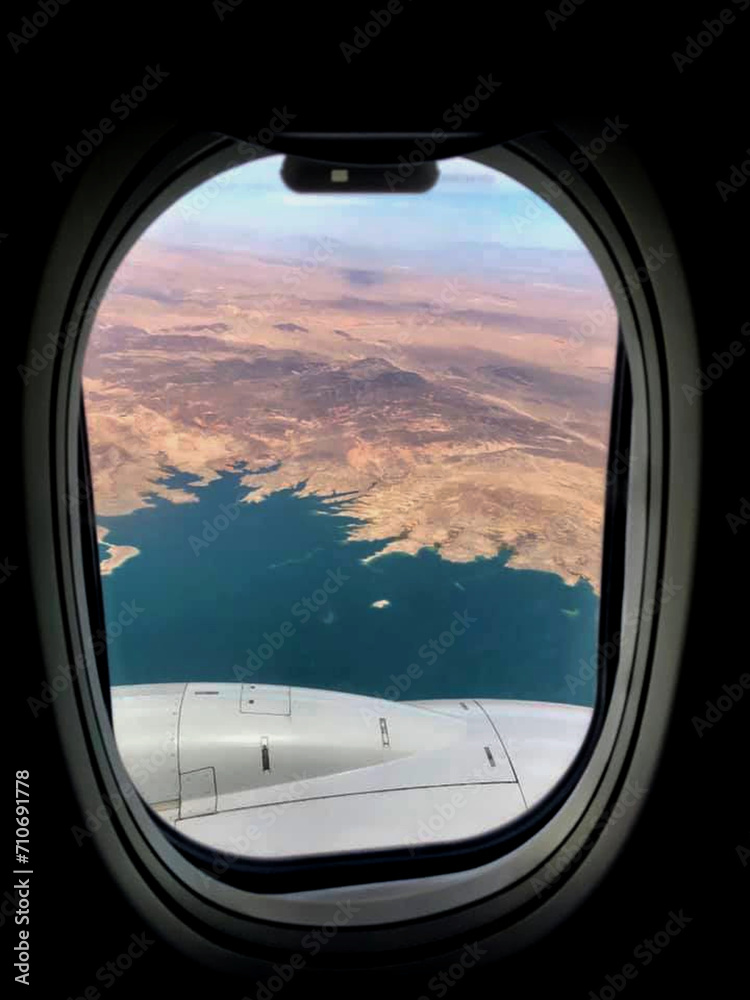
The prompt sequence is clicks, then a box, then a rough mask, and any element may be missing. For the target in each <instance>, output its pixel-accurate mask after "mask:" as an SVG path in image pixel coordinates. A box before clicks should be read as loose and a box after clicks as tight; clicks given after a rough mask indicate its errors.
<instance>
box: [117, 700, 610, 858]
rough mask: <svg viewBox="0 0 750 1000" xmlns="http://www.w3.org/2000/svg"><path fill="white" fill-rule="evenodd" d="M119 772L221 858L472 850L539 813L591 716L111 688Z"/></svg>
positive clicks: (565, 708)
mask: <svg viewBox="0 0 750 1000" xmlns="http://www.w3.org/2000/svg"><path fill="white" fill-rule="evenodd" d="M112 696H113V715H114V729H115V737H116V740H117V745H118V748H119V751H120V755H121V757H122V760H123V763H124V765H125V767H126V769H127V771H128V773H129V775H130V777H131V779H132V781H133V783H134V785H135V787H136V788H137V790H138V791H139V793H140V794H141V796H142V797H143V799H144V800H145V801H146V803H147V804H148V805H149V806H151V808H152V809H154V810H155V811H157V812H158V813H159V815H160V816H161V817H162V819H164V820H165V821H167V822H168V823H171V824H172V825H173V826H174V827H176V829H178V830H180V831H181V832H182V833H184V834H185V835H186V836H188V837H191V838H193V839H194V840H197V841H199V842H202V843H204V844H206V845H208V846H210V847H213V848H215V849H220V850H224V851H227V852H229V853H232V854H235V855H237V854H246V855H252V856H254V857H257V858H265V859H270V858H282V857H293V856H299V855H309V854H326V853H338V852H342V851H352V850H365V849H376V848H387V847H404V846H415V845H418V844H436V843H441V842H447V841H456V840H461V839H464V838H467V837H472V836H477V835H478V834H481V833H486V832H488V831H490V830H493V829H496V828H497V827H499V826H501V825H503V824H505V823H508V822H510V821H511V820H513V819H515V818H516V817H518V816H520V815H521V814H522V813H524V812H525V811H526V810H527V809H528V808H529V807H531V806H533V805H534V804H535V803H536V802H538V801H539V799H541V798H542V796H544V795H545V794H546V793H547V792H548V791H549V790H550V789H551V788H552V787H553V786H554V785H555V784H556V783H557V782H558V780H559V779H560V778H561V777H562V775H563V774H564V773H565V771H566V770H567V768H568V767H569V766H570V764H571V763H572V761H573V759H574V757H575V755H576V753H577V752H578V750H579V748H580V746H581V744H582V742H583V739H584V737H585V735H586V731H587V729H588V726H589V723H590V720H591V709H590V708H585V707H581V706H576V705H561V704H553V703H549V702H533V701H512V700H497V699H481V700H476V699H465V700H457V701H447V700H434V701H412V702H409V701H391V700H384V699H379V698H369V697H366V696H363V695H354V694H346V693H343V692H340V691H325V690H317V689H312V688H300V687H289V686H285V685H271V684H249V683H248V684H239V683H235V684H223V683H222V684H216V683H212V682H206V683H180V684H148V685H129V686H119V687H113V688H112Z"/></svg>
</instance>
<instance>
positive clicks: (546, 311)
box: [84, 240, 616, 587]
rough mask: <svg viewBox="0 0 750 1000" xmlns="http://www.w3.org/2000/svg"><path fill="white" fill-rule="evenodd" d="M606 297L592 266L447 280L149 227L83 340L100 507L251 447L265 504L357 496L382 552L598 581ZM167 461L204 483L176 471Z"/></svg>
mask: <svg viewBox="0 0 750 1000" xmlns="http://www.w3.org/2000/svg"><path fill="white" fill-rule="evenodd" d="M592 266H593V265H592ZM607 307H608V302H607V300H606V297H605V293H604V292H603V291H602V290H601V288H600V287H597V286H596V284H590V283H588V284H587V283H585V282H580V283H576V282H575V281H571V280H568V281H560V282H559V283H558V282H555V281H550V280H545V281H542V280H539V281H536V282H533V281H524V282H522V281H520V280H518V279H514V280H510V279H509V280H503V279H502V278H499V279H493V280H489V279H487V278H486V277H483V278H482V279H470V278H466V279H463V278H462V279H461V280H460V281H458V282H453V284H452V285H451V282H450V279H446V278H445V277H444V276H441V275H437V274H430V273H416V271H415V270H414V269H412V268H404V267H399V268H396V267H389V266H388V265H385V266H383V267H382V268H372V269H364V268H348V267H343V266H340V264H339V263H338V261H337V258H336V255H335V254H332V255H331V257H330V259H327V260H325V261H324V262H322V263H319V264H316V265H315V267H314V268H313V269H312V270H311V269H310V268H307V269H306V268H302V267H301V266H300V265H299V263H298V262H297V261H295V260H294V259H284V258H278V259H273V258H264V257H260V256H258V255H257V254H254V253H251V252H250V251H239V250H237V251H235V252H232V253H219V252H217V251H213V250H200V249H172V248H167V247H164V246H159V245H157V244H155V243H151V242H148V241H146V240H143V241H141V242H140V243H139V244H138V245H137V246H136V247H135V248H134V250H133V251H132V252H131V254H130V255H129V257H128V258H127V260H126V261H125V262H124V264H123V265H122V267H121V268H120V270H119V271H118V274H117V276H116V278H115V280H114V282H113V284H112V286H111V288H110V290H109V293H108V295H107V297H106V299H105V301H104V303H103V305H102V307H101V309H100V312H99V315H98V317H97V322H96V324H95V327H94V330H93V332H92V336H91V341H90V345H89V348H88V352H87V357H86V365H85V372H84V387H85V402H86V412H87V420H88V424H89V434H90V441H91V450H92V463H93V469H94V478H95V498H96V508H97V512H98V513H99V514H103V515H105V514H116V513H126V512H129V511H132V510H134V509H136V508H137V507H141V506H143V505H145V504H147V503H148V500H147V497H148V495H149V494H152V493H155V494H158V495H161V496H164V497H166V498H168V499H169V500H171V501H172V502H174V503H189V502H195V500H196V499H198V496H199V490H200V484H205V483H207V482H209V481H210V480H211V479H212V478H214V477H215V476H216V475H217V474H218V472H220V471H221V470H222V469H227V468H230V467H232V466H234V465H235V463H237V462H244V463H247V467H248V469H249V470H250V471H251V472H256V471H257V470H265V471H263V472H261V473H260V474H253V475H248V476H247V477H246V479H245V482H246V483H247V485H248V486H252V487H253V490H254V492H249V494H248V499H249V500H251V501H258V500H260V499H262V498H263V497H264V496H266V495H268V494H269V493H270V492H272V491H274V490H278V489H280V488H283V487H289V486H296V485H298V484H303V485H302V486H301V487H300V488H301V490H302V491H303V492H308V493H317V494H321V495H330V494H332V493H339V494H340V493H350V494H351V496H352V498H353V501H352V505H351V508H350V510H351V513H352V514H354V515H355V516H357V517H359V518H361V519H363V522H364V523H363V524H362V525H361V526H360V527H359V528H358V529H357V532H356V537H362V538H394V539H396V540H395V541H393V542H391V543H390V545H389V546H388V548H387V550H386V551H393V550H400V551H405V552H415V551H417V550H418V549H420V548H421V547H423V546H436V547H439V549H440V551H441V554H442V555H443V556H444V557H445V558H447V559H451V560H461V561H465V560H471V559H474V558H476V557H477V556H490V555H494V554H495V553H496V552H497V551H498V549H500V548H502V547H507V546H509V547H512V548H513V550H514V555H513V557H512V559H511V565H515V566H524V567H530V568H535V569H545V570H550V571H553V572H555V573H558V574H560V575H561V576H562V577H563V578H564V579H566V580H567V581H570V582H572V581H574V580H576V579H578V578H579V577H585V578H586V579H588V580H590V581H591V582H592V584H593V585H594V586H595V587H597V586H598V578H599V563H600V557H601V533H602V517H603V502H604V465H605V458H606V442H607V435H608V425H609V406H610V397H611V382H612V367H613V362H614V349H615V338H616V319H615V315H614V310H613V309H612V308H611V306H610V307H609V309H608V308H607ZM592 316H596V317H598V321H597V322H588V324H586V320H588V319H590V318H591V317H592ZM602 317H605V318H604V319H603V320H602ZM584 330H585V331H586V332H585V335H584V334H582V333H581V331H584ZM168 467H174V468H177V469H180V470H183V471H186V472H190V473H192V474H194V476H195V479H194V485H192V486H190V487H188V488H183V489H172V488H168V487H167V486H166V485H165V484H164V483H163V482H161V481H160V480H162V479H163V477H164V474H165V473H164V470H165V468H168Z"/></svg>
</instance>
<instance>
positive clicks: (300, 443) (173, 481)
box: [83, 156, 617, 857]
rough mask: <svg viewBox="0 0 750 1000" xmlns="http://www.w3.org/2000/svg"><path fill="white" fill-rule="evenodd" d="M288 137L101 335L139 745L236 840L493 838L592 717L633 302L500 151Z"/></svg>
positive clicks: (107, 514) (154, 788)
mask: <svg viewBox="0 0 750 1000" xmlns="http://www.w3.org/2000/svg"><path fill="white" fill-rule="evenodd" d="M281 163H282V159H281V158H280V157H277V156H271V157H268V158H264V159H262V160H258V161H255V162H252V163H249V164H246V165H244V166H242V167H239V168H235V169H233V170H231V171H229V172H228V173H225V174H223V175H220V176H218V177H215V178H214V179H212V180H211V181H209V182H207V183H206V184H204V185H202V186H201V187H199V188H197V189H195V190H194V191H192V192H191V193H190V194H188V195H187V196H185V197H184V198H182V199H181V200H180V201H178V202H177V203H176V204H174V205H173V206H172V207H171V208H170V209H169V210H168V211H167V212H165V213H164V215H163V216H162V217H161V218H160V219H159V220H158V221H157V222H156V223H154V224H153V225H152V226H151V227H150V229H149V230H148V231H147V232H146V233H145V234H144V235H143V237H142V238H141V239H140V240H139V241H138V243H137V244H136V245H135V246H134V247H133V249H132V250H131V251H130V253H129V254H128V255H127V257H126V258H125V260H124V261H123V262H122V264H121V266H120V268H119V269H118V271H117V274H116V276H115V278H114V280H113V281H112V283H111V286H110V288H109V290H108V293H107V295H106V297H105V299H104V301H103V302H102V304H101V307H100V309H99V312H98V315H97V319H96V322H95V325H94V329H93V331H92V335H91V338H90V342H89V345H88V349H87V354H86V359H85V368H84V377H83V382H84V392H85V407H86V419H87V424H88V433H89V442H90V449H91V463H92V475H93V481H94V503H95V512H96V520H97V530H98V538H99V544H100V555H101V575H102V586H103V594H104V603H105V612H106V618H107V627H108V650H107V655H108V661H109V667H110V673H111V683H112V685H113V704H114V719H115V733H116V737H117V740H118V745H119V748H120V751H121V753H122V756H123V759H124V761H125V763H126V766H127V767H128V768H129V770H130V771H131V773H132V775H133V777H134V780H135V782H136V785H137V787H138V788H139V790H140V791H141V793H142V794H143V796H144V798H145V799H146V801H147V802H148V803H149V804H150V805H151V806H152V807H153V808H154V809H156V810H158V811H159V812H160V813H161V814H162V816H163V817H164V818H166V819H167V820H168V821H169V822H172V823H174V824H175V825H176V826H177V827H178V828H179V829H181V830H182V832H184V833H185V834H186V835H187V836H190V837H193V838H195V839H198V840H201V841H203V842H205V843H207V844H211V845H214V846H218V847H222V848H224V849H227V850H230V851H234V852H235V853H246V854H252V855H259V856H266V857H284V856H288V855H293V854H301V853H302V854H304V853H316V852H326V851H340V850H351V849H361V848H363V847H381V846H392V845H404V844H418V843H422V842H425V843H426V842H430V843H432V842H438V841H449V840H456V839H460V838H462V837H466V836H471V835H475V834H477V833H481V832H484V831H485V830H488V829H492V828H494V827H497V826H498V825H500V824H502V823H505V822H508V821H510V820H511V819H513V818H515V817H516V816H518V815H520V814H521V813H522V812H523V811H524V810H525V809H527V808H529V807H530V806H531V805H533V804H534V803H535V802H536V801H538V800H539V798H541V796H542V795H543V794H544V793H545V792H546V791H548V790H549V788H550V787H551V786H552V785H553V784H554V783H555V782H556V781H557V780H558V779H559V777H560V776H561V775H562V773H563V772H564V771H565V769H566V768H567V767H568V765H569V764H570V763H571V761H572V759H573V757H574V756H575V753H576V751H577V749H578V748H579V746H580V744H581V741H582V739H583V736H584V735H585V732H586V729H587V726H588V723H589V720H590V715H591V706H592V705H593V701H594V695H595V683H596V680H595V678H596V670H595V667H596V663H597V640H598V632H597V629H598V609H599V601H600V574H601V553H602V528H603V517H604V501H605V491H606V482H605V480H606V460H607V447H608V434H609V417H610V407H611V402H612V386H613V372H614V362H615V352H616V344H617V315H616V309H615V306H614V303H613V302H612V299H611V297H610V295H609V293H608V291H607V289H606V287H605V284H604V282H603V279H602V276H601V274H600V272H599V271H598V269H597V267H596V265H595V263H594V261H593V259H592V257H591V255H590V253H589V252H588V250H587V249H586V248H585V246H584V245H583V244H582V243H581V241H580V239H579V238H578V236H577V235H576V234H575V233H574V232H573V230H572V229H571V228H570V227H569V226H568V225H567V224H566V223H565V222H564V221H563V220H562V218H561V217H560V216H559V215H558V214H557V213H556V212H555V211H554V210H553V209H552V208H551V207H550V206H549V205H547V204H546V203H545V202H544V201H542V200H541V199H539V198H538V197H536V196H535V195H533V194H532V193H531V192H530V191H528V190H527V189H526V188H524V187H523V186H521V185H520V184H518V183H517V182H515V181H513V180H511V179H510V178H508V177H506V176H504V175H502V174H500V173H498V172H497V171H495V170H492V169H490V168H489V167H486V166H484V165H480V164H478V163H476V162H474V161H472V160H469V159H463V158H460V159H455V160H449V161H446V162H444V163H442V164H440V177H439V179H438V182H437V184H436V185H435V186H434V187H433V188H432V189H431V190H430V191H428V192H426V193H422V194H398V193H396V194H393V195H382V194H377V195H368V194H357V195H353V194H346V193H342V194H336V195H312V194H296V193H293V192H292V191H290V190H289V189H288V188H287V187H286V186H285V185H284V183H283V181H282V179H281V176H280V169H281ZM455 795H458V796H459V797H463V804H461V805H457V804H456V803H453V805H452V807H451V808H452V813H451V809H450V808H448V807H447V806H446V803H448V804H450V803H452V802H453V799H452V796H455ZM449 813H451V815H450V818H449V819H447V818H446V816H447V815H448V814H449ZM269 816H270V819H269ZM301 821H302V822H301ZM301 829H303V830H304V833H302V834H301V833H300V830H301Z"/></svg>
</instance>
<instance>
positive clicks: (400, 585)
mask: <svg viewBox="0 0 750 1000" xmlns="http://www.w3.org/2000/svg"><path fill="white" fill-rule="evenodd" d="M243 474H244V472H243V470H241V469H238V470H237V471H235V472H227V473H225V474H223V475H222V476H221V478H220V479H218V480H217V481H215V482H213V483H211V484H210V485H208V486H205V487H195V488H192V487H191V492H194V493H195V494H196V495H197V497H198V498H199V502H197V503H186V504H173V503H171V502H169V501H167V500H163V499H161V498H159V497H156V496H152V497H150V498H149V503H150V504H151V506H150V507H148V508H145V509H141V510H138V511H135V512H134V513H132V514H128V515H125V516H122V517H100V518H98V522H99V523H100V524H102V525H104V526H105V527H107V528H109V529H110V533H109V535H108V536H107V542H111V543H114V544H120V545H135V546H137V547H138V548H139V549H140V550H141V551H140V554H139V555H137V556H136V557H134V558H132V559H130V560H129V561H128V562H126V563H124V564H123V565H122V566H120V567H119V568H118V569H116V570H115V571H114V572H113V573H111V574H110V575H108V576H104V577H103V578H102V584H103V590H104V601H105V610H106V615H107V621H108V623H109V622H114V621H115V620H116V619H117V616H118V614H119V613H120V611H121V607H122V603H123V602H125V603H126V604H130V602H135V606H136V612H137V613H136V617H135V619H134V620H133V621H132V624H129V625H126V626H125V627H124V628H122V631H121V633H120V634H119V635H117V636H116V637H115V636H114V635H113V636H112V638H111V639H110V641H109V644H108V656H109V665H110V674H111V681H112V683H113V684H141V683H154V682H160V681H183V680H207V681H236V680H246V681H257V682H259V683H270V684H281V683H284V684H294V685H301V686H309V687H322V688H330V689H336V690H341V691H350V692H356V693H361V694H370V695H380V696H384V697H389V698H397V697H405V698H408V699H414V700H417V699H424V698H472V697H486V698H531V699H538V700H542V701H562V702H571V703H576V704H585V705H590V704H592V702H593V697H594V686H593V685H594V681H593V680H591V681H588V682H587V683H586V684H581V685H579V686H577V687H576V688H575V691H574V692H571V691H570V689H569V686H568V684H567V683H566V680H565V677H566V674H570V675H573V674H575V675H577V674H578V673H579V670H580V660H581V659H584V660H586V661H587V662H589V661H591V662H594V660H593V658H594V657H595V651H596V644H597V618H598V605H599V602H598V598H597V596H596V594H595V593H594V591H593V590H592V588H591V587H590V586H589V584H588V583H586V582H583V581H581V582H579V583H578V584H576V585H575V586H568V585H566V584H565V583H564V581H563V580H562V579H561V578H560V577H558V576H556V575H554V574H552V573H542V572H535V571H531V570H520V569H510V568H509V567H508V566H507V565H506V563H507V560H508V558H509V557H510V552H501V553H499V554H498V555H497V556H495V557H494V558H491V559H485V558H480V559H476V560H474V561H473V562H470V563H453V562H449V561H447V560H445V559H443V558H441V556H440V554H439V552H437V551H435V550H432V549H423V550H422V551H421V552H419V553H418V554H417V555H416V556H410V555H404V554H400V553H399V554H391V555H386V556H382V557H380V558H378V559H376V560H375V561H373V562H370V563H366V564H365V563H363V562H362V560H363V559H365V558H367V557H369V556H372V555H374V554H376V553H377V552H380V551H381V550H382V549H383V548H384V547H385V545H386V544H387V541H388V540H387V539H383V540H380V541H375V542H363V541H351V540H350V535H351V531H352V529H353V528H354V527H355V526H356V524H357V523H358V522H357V520H356V519H355V518H354V517H353V516H352V515H351V514H350V513H349V511H348V508H349V505H350V502H351V501H350V498H348V497H346V496H343V495H340V496H335V497H334V498H333V499H331V498H328V502H325V498H321V497H305V496H301V495H300V489H301V487H302V485H303V484H300V485H299V486H298V487H297V488H295V489H289V490H283V491H280V492H277V493H274V494H273V495H271V496H270V497H267V498H266V499H265V500H263V501H261V502H258V503H251V504H245V503H241V504H238V505H237V506H236V507H234V506H233V504H234V503H235V502H236V501H237V500H239V498H240V497H244V496H246V495H247V493H248V489H247V487H243V486H241V485H240V477H241V476H242V475H243ZM193 478H194V477H192V476H191V475H189V474H184V473H177V472H175V471H173V470H172V471H170V473H169V475H168V479H167V480H165V481H166V482H168V483H169V485H170V486H174V487H180V486H183V487H184V486H187V485H188V484H189V483H191V482H192V480H193ZM104 551H105V550H104V547H102V553H104ZM375 602H389V603H388V604H387V605H385V604H384V605H383V606H382V607H373V604H374V603H375ZM131 608H132V605H131ZM451 626H453V629H452V630H451ZM114 631H117V629H113V632H114ZM411 664H416V666H417V667H418V668H419V671H420V672H419V673H418V672H417V669H415V668H412V671H411V675H412V676H411V677H409V675H407V673H406V671H407V668H409V666H410V665H411ZM399 680H400V682H401V683H400V685H399ZM406 690H408V694H406V693H405V692H406Z"/></svg>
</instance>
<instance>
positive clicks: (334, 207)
mask: <svg viewBox="0 0 750 1000" xmlns="http://www.w3.org/2000/svg"><path fill="white" fill-rule="evenodd" d="M282 161H283V158H282V157H281V156H269V157H266V158H264V159H260V160H256V161H254V162H250V163H248V164H245V165H243V166H241V167H237V168H235V169H233V170H231V171H229V172H227V173H225V174H223V175H222V176H221V181H217V180H213V181H209V182H208V183H206V184H204V185H201V186H200V187H198V188H196V189H195V190H194V191H192V192H191V193H190V194H189V195H187V196H186V197H184V198H182V199H181V200H180V201H179V202H177V203H176V204H175V205H173V206H172V208H170V209H169V210H168V211H167V212H166V213H165V214H164V215H163V216H162V217H161V218H160V219H159V220H158V221H157V222H156V223H155V224H154V225H153V226H152V228H151V230H150V232H149V235H150V236H153V237H155V238H158V239H160V240H164V241H168V242H170V243H181V244H182V243H188V244H192V245H201V244H205V245H212V246H215V245H216V244H217V240H218V241H221V240H222V239H223V240H226V239H227V237H232V239H233V240H235V241H237V243H238V244H243V245H258V244H263V243H268V244H269V248H270V247H271V246H272V245H273V244H274V243H275V242H277V241H279V240H284V239H285V238H287V237H298V236H305V237H312V238H315V237H317V236H321V235H327V236H331V237H333V238H335V239H338V240H341V241H343V242H344V243H346V244H351V245H356V246H365V247H372V248H378V247H382V248H383V249H386V248H392V247H399V246H402V247H410V248H412V249H417V248H418V247H420V246H422V247H429V248H431V249H432V250H433V251H436V250H437V249H438V248H439V247H445V248H446V249H449V248H450V246H455V244H456V243H457V242H478V243H490V244H496V245H498V246H506V247H519V248H532V247H539V248H545V249H548V250H570V251H573V252H575V251H576V250H578V251H580V250H581V248H582V245H581V242H580V240H579V238H578V237H577V236H576V234H575V233H574V232H573V230H572V229H571V228H570V227H569V226H568V225H567V223H566V222H564V221H563V219H562V218H561V217H560V216H559V215H558V214H557V213H556V212H555V211H554V210H553V209H552V208H551V207H550V206H549V205H547V203H546V202H545V201H543V200H542V199H541V198H539V197H537V196H536V195H534V194H532V193H531V192H530V191H529V190H528V189H527V188H525V187H523V186H522V185H521V184H518V183H517V182H516V181H514V180H511V178H509V177H506V176H505V175H502V174H499V173H498V172H497V171H496V170H493V169H491V168H489V167H485V166H484V165H483V164H478V163H475V162H474V161H472V160H468V159H464V158H456V159H452V160H445V161H442V162H441V163H439V164H438V166H439V169H440V172H441V176H440V179H439V180H438V182H437V184H436V185H435V187H434V188H433V189H432V190H431V191H429V192H426V193H424V194H421V195H399V194H393V195H382V194H381V195H345V194H340V195H303V194H295V193H293V192H292V191H290V190H289V189H288V188H287V187H286V186H285V185H284V183H283V181H282V180H281V177H280V169H281V164H282Z"/></svg>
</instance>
